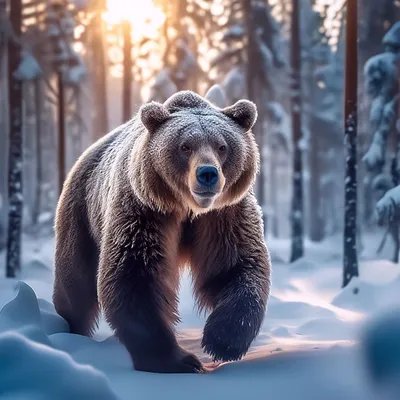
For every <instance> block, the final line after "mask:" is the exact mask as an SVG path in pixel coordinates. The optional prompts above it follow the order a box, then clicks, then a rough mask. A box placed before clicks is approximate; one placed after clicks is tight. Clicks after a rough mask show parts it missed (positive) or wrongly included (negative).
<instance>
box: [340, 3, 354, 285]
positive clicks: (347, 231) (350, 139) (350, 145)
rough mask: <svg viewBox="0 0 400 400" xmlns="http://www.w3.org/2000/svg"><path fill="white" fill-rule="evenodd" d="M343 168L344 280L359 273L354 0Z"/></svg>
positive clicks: (349, 16) (349, 28)
mask: <svg viewBox="0 0 400 400" xmlns="http://www.w3.org/2000/svg"><path fill="white" fill-rule="evenodd" d="M345 71H346V72H345V82H346V83H345V131H344V139H345V146H346V172H345V182H344V184H345V210H344V249H343V255H344V258H343V284H342V287H346V286H347V285H348V284H349V282H350V281H351V279H352V278H353V277H357V276H358V260H357V88H358V82H357V78H358V46H357V0H348V2H347V18H346V70H345Z"/></svg>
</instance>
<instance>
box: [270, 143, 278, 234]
mask: <svg viewBox="0 0 400 400" xmlns="http://www.w3.org/2000/svg"><path fill="white" fill-rule="evenodd" d="M270 149H271V154H270V162H269V166H270V179H271V184H270V190H271V193H270V195H271V208H272V212H273V214H272V216H271V228H272V236H273V237H274V238H277V237H278V236H279V224H278V187H279V185H278V184H277V176H276V175H277V172H278V168H279V157H278V152H279V149H278V146H277V145H275V146H274V145H273V144H271V146H270Z"/></svg>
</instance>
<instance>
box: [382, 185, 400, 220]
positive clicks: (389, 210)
mask: <svg viewBox="0 0 400 400" xmlns="http://www.w3.org/2000/svg"><path fill="white" fill-rule="evenodd" d="M399 206H400V186H396V187H395V188H393V189H390V190H389V191H387V192H386V193H385V195H384V196H383V197H382V198H381V199H380V200H379V201H378V203H377V204H376V211H377V214H378V218H379V220H384V219H388V220H391V219H392V218H393V217H394V214H395V213H398V211H399Z"/></svg>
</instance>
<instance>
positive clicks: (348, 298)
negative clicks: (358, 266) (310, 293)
mask: <svg viewBox="0 0 400 400" xmlns="http://www.w3.org/2000/svg"><path fill="white" fill-rule="evenodd" d="M399 285H400V278H397V279H395V280H394V281H392V282H390V283H388V284H384V285H379V284H373V283H369V282H365V281H363V280H362V279H360V278H353V279H352V280H351V282H350V283H349V284H348V285H347V286H346V287H345V288H344V289H342V291H341V292H340V293H339V294H338V295H337V296H335V297H334V298H333V300H332V304H333V305H334V306H337V307H341V308H346V309H347V310H352V311H357V312H362V313H365V314H367V315H368V314H373V313H375V312H378V311H380V310H382V309H383V308H385V307H387V306H388V305H389V304H391V305H393V304H395V302H394V300H393V299H394V298H395V295H394V293H396V292H398V288H399Z"/></svg>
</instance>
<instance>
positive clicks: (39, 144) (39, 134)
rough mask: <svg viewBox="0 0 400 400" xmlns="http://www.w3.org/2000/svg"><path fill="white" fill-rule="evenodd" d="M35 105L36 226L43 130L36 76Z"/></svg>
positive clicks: (41, 98) (34, 217)
mask: <svg viewBox="0 0 400 400" xmlns="http://www.w3.org/2000/svg"><path fill="white" fill-rule="evenodd" d="M34 90H35V106H36V110H35V111H36V189H35V191H36V193H35V199H34V206H33V210H32V224H33V225H34V226H36V227H37V225H38V221H39V215H40V211H41V196H42V184H43V176H42V141H41V139H42V130H43V125H42V122H43V90H42V81H41V79H40V78H37V79H36V81H35V88H34Z"/></svg>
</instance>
